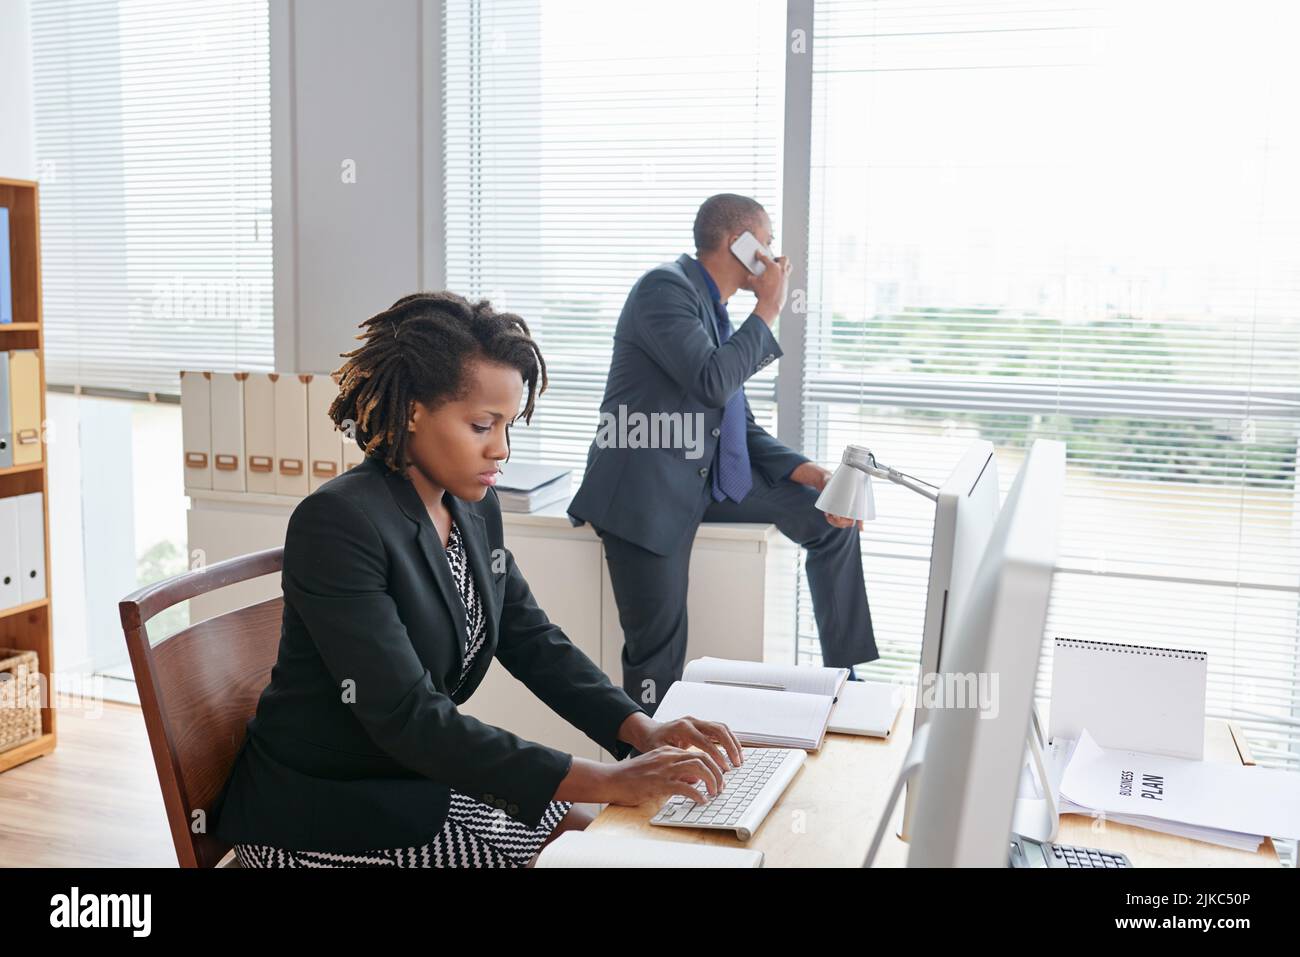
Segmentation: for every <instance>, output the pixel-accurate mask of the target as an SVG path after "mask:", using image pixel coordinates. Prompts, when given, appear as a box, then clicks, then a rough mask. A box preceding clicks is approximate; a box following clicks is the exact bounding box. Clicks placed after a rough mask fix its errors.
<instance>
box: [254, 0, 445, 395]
mask: <svg viewBox="0 0 1300 957" xmlns="http://www.w3.org/2000/svg"><path fill="white" fill-rule="evenodd" d="M438 21H439V5H438V3H437V2H435V0H385V2H383V3H356V2H354V0H271V138H272V187H271V191H272V197H273V200H272V202H273V211H272V223H273V225H272V228H273V230H274V236H275V239H274V246H275V339H276V342H275V359H276V368H277V369H279V370H280V371H283V372H320V371H330V370H333V369H335V368H337V367H338V366H339V365H340V364H342V361H343V360H342V359H340V358H339V353H341V352H346V351H348V350H350V349H352V348H354V347H355V346H356V341H355V338H354V337H355V336H356V334H357V326H358V324H359V323H360V322H361V321H362V320H364V319H367V318H369V317H370V316H372V315H374V314H375V313H377V312H380V311H382V310H384V309H386V308H387V307H388V306H390V305H392V303H393V301H394V300H396V299H398V298H400V297H401V296H404V295H406V294H407V293H410V292H416V291H418V290H421V289H429V288H434V289H440V288H442V285H443V282H442V275H441V274H442V253H441V247H440V243H441V236H442V225H441V208H442V193H441V190H442V170H441V158H440V155H439V151H440V141H441V135H440V127H441V122H440V119H439V114H440V111H441V102H440V95H439V93H438V86H437V84H438V78H439V77H440V75H441V66H440V63H439V56H440V50H439V40H438ZM349 162H350V163H351V164H355V165H354V168H355V182H345V179H344V172H345V170H344V164H345V163H349Z"/></svg>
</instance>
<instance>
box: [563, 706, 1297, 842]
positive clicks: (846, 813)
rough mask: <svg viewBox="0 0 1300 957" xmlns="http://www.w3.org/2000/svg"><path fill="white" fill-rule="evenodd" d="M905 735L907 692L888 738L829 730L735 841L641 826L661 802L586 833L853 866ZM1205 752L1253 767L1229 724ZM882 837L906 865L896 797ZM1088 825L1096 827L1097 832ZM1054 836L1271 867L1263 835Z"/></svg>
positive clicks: (1082, 823)
mask: <svg viewBox="0 0 1300 957" xmlns="http://www.w3.org/2000/svg"><path fill="white" fill-rule="evenodd" d="M911 737H912V705H911V695H910V694H909V696H908V701H907V702H906V703H905V704H904V706H903V710H902V712H901V713H900V715H899V717H898V722H897V724H896V725H895V727H894V732H893V734H892V735H891V736H890V737H889V738H887V739H880V738H866V737H859V736H853V735H844V734H828V735H827V736H826V741H825V743H824V744H823V745H822V748H821V750H820V751H819V752H817V753H816V754H812V753H810V754H809V755H808V760H807V761H806V762H805V763H804V766H803V768H802V769H801V770H800V771H799V774H798V776H796V777H795V779H794V781H793V782H792V783H791V784H790V786H789V787H788V788H787V789H786V792H785V794H783V795H782V796H781V800H780V801H778V802H777V804H776V806H775V807H774V808H772V810H771V811H770V812H769V813H768V815H767V818H766V819H765V820H764V821H763V824H762V825H761V826H760V827H759V829H758V831H757V832H755V834H754V836H753V838H751V839H750V840H749V841H748V842H746V843H742V842H741V841H739V840H737V839H736V837H735V836H734V835H732V834H731V833H730V832H725V831H704V830H693V829H690V828H680V827H652V826H650V824H649V823H648V822H649V820H650V818H652V817H654V815H655V812H656V811H658V809H659V805H658V804H654V803H647V804H642V805H640V806H638V807H616V806H614V805H608V806H606V807H605V808H604V810H602V811H601V813H600V814H599V815H598V816H597V817H596V820H595V821H593V822H592V824H591V825H590V826H589V827H588V830H589V831H592V832H593V833H604V834H610V835H620V836H623V837H646V838H652V839H656V840H662V841H686V842H690V843H699V844H717V845H721V846H724V847H748V848H752V849H755V850H760V851H762V852H763V854H764V866H765V867H859V866H860V865H861V864H862V860H863V858H864V857H865V856H866V853H867V848H868V847H870V845H871V838H872V836H873V835H874V833H875V828H876V822H877V821H879V820H880V815H881V813H882V812H883V810H884V807H885V803H886V802H887V800H888V798H889V791H890V789H891V788H892V787H893V784H894V779H895V778H896V777H897V775H898V769H899V767H900V766H901V765H902V763H903V757H904V755H905V754H906V753H907V747H908V744H909V743H910V741H911ZM1205 754H1206V760H1210V761H1239V762H1241V763H1244V764H1253V763H1254V761H1253V759H1252V758H1251V757H1250V752H1249V750H1248V749H1247V748H1246V745H1245V741H1244V739H1242V738H1240V736H1239V735H1234V733H1233V729H1232V727H1231V725H1230V724H1229V723H1228V722H1226V721H1219V720H1207V721H1206V727H1205ZM893 817H894V820H893V826H892V828H891V830H890V833H889V834H888V835H887V836H886V838H885V840H884V842H883V843H882V846H881V849H880V853H879V855H878V857H877V860H876V866H877V867H903V866H905V865H906V864H907V845H906V844H905V843H904V842H903V841H901V840H899V839H898V837H897V834H898V829H899V827H900V826H901V823H902V817H903V812H902V801H901V800H900V801H899V807H898V808H896V809H895V812H894V815H893ZM1094 826H1095V829H1094ZM1057 840H1058V841H1059V842H1060V843H1062V844H1082V845H1084V846H1087V847H1100V848H1105V849H1106V850H1111V851H1121V852H1123V853H1124V854H1127V855H1128V857H1129V860H1131V861H1132V862H1133V866H1134V867H1278V866H1280V863H1279V861H1278V857H1277V851H1276V850H1275V849H1274V847H1273V842H1272V841H1271V840H1268V839H1265V841H1264V843H1263V844H1262V845H1261V846H1260V849H1259V851H1258V852H1257V853H1253V854H1252V853H1250V852H1247V851H1236V850H1232V849H1231V848H1227V847H1220V846H1218V845H1216V844H1206V843H1204V842H1202V841H1193V840H1189V839H1188V838H1183V837H1175V836H1173V835H1170V834H1160V833H1157V832H1155V831H1146V830H1143V829H1141V828H1136V827H1131V826H1129V825H1125V824H1116V823H1114V822H1101V821H1098V822H1095V823H1094V821H1093V819H1092V818H1091V817H1089V816H1086V815H1081V814H1065V815H1062V817H1061V829H1060V834H1059V836H1058V838H1057Z"/></svg>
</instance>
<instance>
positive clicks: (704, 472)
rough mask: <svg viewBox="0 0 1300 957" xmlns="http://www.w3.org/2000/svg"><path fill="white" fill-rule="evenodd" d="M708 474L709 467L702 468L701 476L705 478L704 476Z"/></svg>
mask: <svg viewBox="0 0 1300 957" xmlns="http://www.w3.org/2000/svg"><path fill="white" fill-rule="evenodd" d="M708 474H709V470H708V469H707V468H703V469H700V478H704V476H706V475H708Z"/></svg>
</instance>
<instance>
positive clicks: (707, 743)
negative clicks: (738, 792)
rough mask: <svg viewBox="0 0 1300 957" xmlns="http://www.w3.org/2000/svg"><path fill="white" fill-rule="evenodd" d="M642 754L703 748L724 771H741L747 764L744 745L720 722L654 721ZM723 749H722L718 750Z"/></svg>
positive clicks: (644, 742)
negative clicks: (665, 750)
mask: <svg viewBox="0 0 1300 957" xmlns="http://www.w3.org/2000/svg"><path fill="white" fill-rule="evenodd" d="M642 743H643V744H644V747H641V748H640V749H639V750H641V751H653V750H654V749H655V748H659V747H663V746H664V745H670V746H671V747H674V748H699V749H700V750H701V751H705V752H707V753H709V754H711V755H713V758H714V760H715V761H717V762H718V764H719V765H720V766H721V767H724V768H728V767H730V768H734V767H738V766H739V765H740V764H741V762H743V761H744V755H743V754H742V753H741V749H740V742H739V741H738V740H737V739H736V736H735V735H734V734H732V733H731V729H730V728H728V727H727V726H726V725H725V724H721V723H720V722H717V721H703V720H701V719H699V718H691V717H686V718H677V719H676V720H674V721H654V720H653V719H652V720H651V726H650V727H649V728H648V729H647V730H646V731H645V732H644V734H643V737H642ZM719 745H721V748H719V747H718V746H719Z"/></svg>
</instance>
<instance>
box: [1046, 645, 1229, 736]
mask: <svg viewBox="0 0 1300 957" xmlns="http://www.w3.org/2000/svg"><path fill="white" fill-rule="evenodd" d="M1053 648H1054V651H1053V658H1052V703H1051V720H1050V724H1049V729H1050V737H1051V738H1052V739H1053V740H1058V739H1073V740H1078V738H1079V735H1080V733H1081V732H1082V731H1083V730H1084V729H1087V731H1088V733H1089V734H1090V735H1091V736H1092V739H1093V740H1094V741H1096V742H1097V744H1098V745H1100V746H1101V747H1103V748H1108V749H1112V750H1122V751H1141V752H1143V753H1145V754H1168V755H1172V756H1174V757H1178V758H1191V759H1192V760H1194V761H1200V760H1202V758H1203V757H1204V751H1205V673H1206V655H1205V652H1203V651H1180V650H1178V649H1175V648H1156V647H1151V646H1148V645H1123V644H1115V643H1112V642H1109V641H1079V640H1076V639H1073V638H1057V639H1056V641H1055V642H1054V645H1053Z"/></svg>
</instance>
